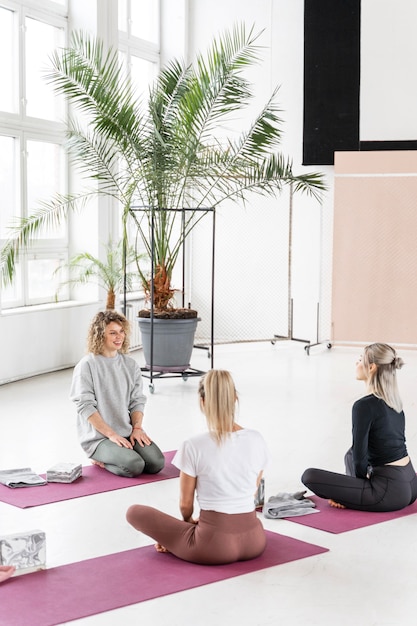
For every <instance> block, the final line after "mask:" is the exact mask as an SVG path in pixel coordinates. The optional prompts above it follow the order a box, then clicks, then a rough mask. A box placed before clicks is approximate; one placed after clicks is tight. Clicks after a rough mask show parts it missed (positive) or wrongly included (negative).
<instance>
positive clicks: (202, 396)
mask: <svg viewBox="0 0 417 626" xmlns="http://www.w3.org/2000/svg"><path fill="white" fill-rule="evenodd" d="M198 394H199V400H200V408H201V410H202V411H203V413H204V414H205V416H206V420H207V426H208V432H204V433H201V434H200V435H196V436H194V437H192V438H191V439H188V440H187V441H185V442H184V443H183V444H182V446H181V447H180V448H179V450H178V452H177V453H176V455H175V457H174V459H173V461H172V462H173V464H174V465H175V466H176V467H178V468H179V469H180V511H181V514H182V517H183V519H182V520H179V519H177V518H175V517H172V516H171V515H167V514H166V513H162V512H161V511H158V510H157V509H154V508H153V507H149V506H143V505H139V504H135V505H133V506H131V507H130V508H129V509H128V511H127V514H126V517H127V520H128V522H129V523H130V524H131V525H132V526H133V527H134V528H136V530H139V531H141V532H143V533H144V534H145V535H148V536H149V537H152V538H153V539H154V540H155V541H156V542H157V544H156V549H157V551H158V552H171V553H172V554H174V555H175V556H177V557H179V558H180V559H183V560H184V561H190V562H192V563H202V564H205V565H219V564H223V563H233V562H234V561H244V560H248V559H253V558H255V557H257V556H259V555H260V554H262V552H263V551H264V549H265V544H266V540H265V531H264V529H263V526H262V524H261V521H260V520H259V519H258V517H257V515H256V511H255V492H256V489H257V486H258V485H259V482H260V480H261V477H262V472H263V470H264V468H265V466H266V463H267V459H268V452H267V448H266V444H265V441H264V439H263V437H262V435H261V434H260V433H259V432H258V431H256V430H251V429H247V428H242V426H239V424H237V423H236V422H235V407H236V402H237V393H236V389H235V385H234V382H233V379H232V376H231V375H230V373H229V372H226V371H224V370H210V371H209V372H207V374H205V375H204V376H203V378H202V380H201V382H200V386H199V390H198ZM195 496H197V500H198V504H199V508H200V517H199V519H196V518H194V497H195Z"/></svg>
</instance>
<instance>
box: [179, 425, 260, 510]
mask: <svg viewBox="0 0 417 626" xmlns="http://www.w3.org/2000/svg"><path fill="white" fill-rule="evenodd" d="M267 462H268V450H267V446H266V443H265V440H264V438H263V437H262V435H261V434H260V433H259V432H258V431H256V430H250V429H247V428H243V429H242V430H237V431H236V432H234V433H230V435H229V436H228V437H227V438H226V439H225V440H224V441H223V442H222V443H220V444H219V443H217V442H216V440H215V439H214V437H213V436H212V435H211V434H210V433H209V432H206V433H203V434H201V435H196V436H195V437H192V438H191V439H188V440H187V441H185V442H184V443H183V444H182V446H181V447H180V449H179V450H178V451H177V453H176V454H175V457H174V459H173V461H172V463H173V465H175V466H176V467H178V468H179V469H180V470H181V471H183V472H184V473H185V474H188V475H189V476H193V477H197V484H196V492H197V500H198V503H199V506H200V509H202V510H204V511H217V512H219V513H232V514H233V513H249V512H250V511H253V510H254V508H255V505H254V498H255V492H256V480H257V477H258V475H259V472H260V471H262V470H264V469H265V467H266V465H267Z"/></svg>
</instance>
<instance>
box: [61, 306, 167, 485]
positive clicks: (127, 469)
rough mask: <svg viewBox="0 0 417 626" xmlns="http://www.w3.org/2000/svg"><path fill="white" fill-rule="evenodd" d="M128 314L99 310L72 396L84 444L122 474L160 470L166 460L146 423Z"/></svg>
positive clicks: (101, 461) (94, 458) (98, 459)
mask: <svg viewBox="0 0 417 626" xmlns="http://www.w3.org/2000/svg"><path fill="white" fill-rule="evenodd" d="M129 334H130V326H129V322H128V320H127V319H126V318H125V317H124V315H121V314H120V313H117V312H116V311H113V310H111V311H102V312H100V313H97V315H96V316H95V317H94V319H93V320H92V322H91V324H90V328H89V331H88V339H87V347H88V354H86V356H84V357H83V358H82V359H81V361H80V362H79V363H78V364H77V365H76V367H75V368H74V374H73V378H72V385H71V392H70V397H71V400H73V402H75V404H76V406H77V415H78V421H77V428H78V437H79V440H80V443H81V446H82V448H83V450H84V451H85V453H86V454H87V456H88V457H89V458H90V459H91V460H92V462H93V463H95V464H96V465H99V466H100V467H103V468H105V469H106V470H108V471H109V472H112V473H113V474H117V475H118V476H129V477H133V476H139V475H140V474H142V473H143V472H145V473H148V474H156V473H157V472H159V471H161V469H162V468H163V467H164V464H165V457H164V455H163V453H162V452H161V450H160V449H159V448H158V446H157V445H156V444H155V443H153V442H152V440H151V439H150V437H149V436H148V435H147V434H146V432H145V431H144V430H143V428H142V421H143V412H144V408H145V402H146V397H145V396H144V394H143V382H142V374H141V371H140V367H139V365H138V364H137V363H136V361H135V360H134V359H132V357H130V356H127V352H128V350H129Z"/></svg>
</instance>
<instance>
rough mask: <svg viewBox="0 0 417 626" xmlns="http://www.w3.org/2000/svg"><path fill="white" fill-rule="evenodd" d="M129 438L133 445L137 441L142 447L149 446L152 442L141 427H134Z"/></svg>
mask: <svg viewBox="0 0 417 626" xmlns="http://www.w3.org/2000/svg"><path fill="white" fill-rule="evenodd" d="M129 439H130V443H131V444H132V446H134V445H135V443H136V442H138V444H139V445H140V446H142V448H143V447H144V446H150V445H151V443H152V439H150V437H148V435H147V434H146V433H145V431H144V430H143V428H134V429H133V430H132V434H131V435H130V438H129Z"/></svg>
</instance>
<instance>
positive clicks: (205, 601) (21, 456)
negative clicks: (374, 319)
mask: <svg viewBox="0 0 417 626" xmlns="http://www.w3.org/2000/svg"><path fill="white" fill-rule="evenodd" d="M359 353H360V348H358V349H354V348H344V347H333V348H332V349H331V350H328V349H327V347H326V345H320V346H317V347H314V348H312V349H311V351H310V355H307V354H306V351H305V350H304V346H303V344H300V343H296V342H287V341H283V342H278V343H277V344H275V345H272V344H271V343H257V344H238V345H226V346H217V347H215V354H214V366H215V367H217V368H223V369H229V370H230V371H231V372H232V374H233V376H234V378H235V381H236V385H237V388H238V391H239V392H240V411H239V422H240V423H241V424H242V425H244V426H248V427H254V428H257V429H259V430H260V431H261V432H262V433H263V434H264V436H265V438H266V439H267V440H268V442H269V446H270V450H271V454H272V462H271V465H270V467H269V468H268V470H267V472H266V475H265V482H266V497H267V498H268V497H269V496H271V495H274V494H275V493H278V492H279V491H297V490H299V489H300V488H302V485H301V482H300V476H301V474H302V472H303V470H304V469H305V468H306V467H307V466H309V465H315V466H319V467H326V468H328V469H332V470H334V471H343V454H344V452H345V450H346V448H347V447H348V446H349V444H350V409H351V405H352V402H353V401H354V400H355V399H356V398H357V397H359V396H360V395H362V394H363V392H364V388H363V386H362V385H363V384H362V383H360V382H358V381H356V380H355V376H354V365H355V360H356V358H357V356H358V355H359ZM400 353H401V354H402V356H403V357H404V358H405V360H406V366H405V367H404V369H403V370H402V371H401V372H400V373H399V383H400V390H401V393H402V397H403V401H404V405H405V411H406V418H407V424H408V430H407V434H408V437H407V440H408V448H409V453H410V455H411V456H412V457H414V458H415V459H416V460H417V405H416V395H417V392H416V389H417V386H416V382H415V381H416V377H417V353H415V352H412V351H402V352H400ZM133 356H134V357H135V358H137V359H138V360H139V362H140V363H142V353H141V351H137V352H135V353H133ZM209 363H210V362H209V361H208V359H207V355H206V353H205V352H204V351H201V350H195V353H194V354H193V360H192V365H193V367H195V368H198V369H207V368H208V367H209ZM71 374H72V370H65V371H62V372H57V373H54V374H48V375H43V376H39V377H35V378H31V379H28V380H25V381H20V382H15V383H11V384H8V385H4V386H2V387H0V407H1V408H0V425H1V434H0V469H8V468H12V467H23V466H30V467H32V469H33V470H35V471H36V472H38V473H43V472H45V471H46V469H47V468H48V467H50V466H51V465H53V464H55V463H57V462H59V461H74V462H82V463H84V464H85V463H86V459H85V458H84V456H83V453H82V451H81V449H80V448H79V446H78V442H77V439H76V434H75V426H74V425H75V411H74V407H73V406H72V404H71V402H70V401H69V399H68V390H69V385H70V380H71ZM197 381H198V379H197V378H190V379H188V381H187V382H184V381H183V380H182V379H180V378H173V379H164V380H156V381H155V393H154V394H150V393H148V404H147V411H146V417H145V427H146V429H147V431H148V432H149V434H150V435H151V436H152V437H153V439H154V440H155V441H156V442H157V443H158V444H159V445H160V447H161V448H162V449H163V450H172V449H175V448H176V447H177V446H178V445H179V443H180V442H181V441H182V440H183V439H185V438H187V437H188V436H189V435H191V434H192V433H195V432H198V431H200V430H201V429H203V428H204V418H203V416H202V415H201V414H200V412H199V409H198V403H197V395H196V390H197V384H198V383H197ZM148 383H149V381H148V380H145V389H146V390H147V388H148ZM177 495H178V480H177V479H175V480H168V481H162V482H159V483H155V484H151V485H147V486H141V487H133V488H128V489H122V490H119V491H114V492H110V493H107V494H99V495H95V496H90V497H85V498H79V499H77V500H70V501H67V502H61V503H57V504H51V505H47V506H40V507H35V508H32V509H26V510H22V509H18V508H16V507H13V506H8V505H5V504H3V503H0V533H2V534H7V533H14V532H20V531H26V530H31V529H34V528H40V529H42V530H44V531H45V532H46V533H47V563H48V567H54V566H58V565H62V564H65V563H71V562H74V561H79V560H83V559H88V558H92V557H96V556H100V555H105V554H109V553H113V552H120V551H122V550H128V549H131V548H134V547H137V546H141V545H146V544H148V543H151V541H150V540H149V539H147V538H146V537H144V536H141V535H139V534H138V533H136V532H135V531H133V529H131V528H130V527H129V526H128V525H127V523H126V521H125V511H126V509H127V507H128V506H129V505H130V504H131V503H133V502H142V503H149V504H152V505H154V506H156V507H159V508H161V509H163V510H165V511H167V512H170V513H172V514H175V515H176V514H178V503H177ZM263 521H264V526H265V528H267V529H269V530H272V531H276V532H279V533H281V534H284V535H289V536H292V537H295V538H297V539H301V540H303V541H308V542H311V543H315V544H318V545H321V546H325V547H327V548H329V550H330V551H329V552H327V553H325V554H322V555H319V556H314V557H310V558H307V559H302V560H299V561H295V562H293V563H289V564H286V565H280V566H277V567H274V568H270V569H267V570H263V571H260V572H256V573H253V574H249V575H246V576H241V577H238V578H233V579H231V580H227V581H223V582H219V583H215V584H212V585H207V586H203V587H199V588H197V589H193V590H190V591H185V592H182V593H178V594H174V595H170V596H165V597H161V598H158V599H156V600H151V601H148V602H143V603H140V604H137V605H133V606H128V607H125V608H122V609H119V610H117V611H111V612H108V613H102V614H99V615H95V616H92V617H89V618H85V619H82V620H77V621H74V622H71V624H83V625H85V626H95V625H106V626H114V625H115V624H117V625H119V624H123V625H124V626H131V625H132V626H133V625H136V624H142V623H143V624H145V623H147V624H150V623H152V624H161V625H163V624H169V625H170V626H183V625H184V624H195V625H198V626H212V625H213V624H216V625H217V626H222V625H226V624H227V625H229V624H231V623H240V624H249V623H250V624H254V625H274V626H276V624H281V623H282V624H286V626H327V625H329V626H330V625H332V626H333V625H334V624H338V626H351V625H353V624H354V625H355V626H362V625H363V626H398V625H400V624H401V625H402V626H408V625H410V626H411V625H413V626H414V624H415V623H416V617H415V580H416V562H417V533H416V523H417V517H416V516H409V517H405V518H403V519H399V520H397V521H392V522H386V523H383V524H377V525H375V526H371V527H368V528H364V529H360V530H355V531H352V532H348V533H344V534H341V535H332V534H330V533H325V532H322V531H318V530H314V529H309V528H306V527H303V526H301V525H299V524H294V523H292V522H289V521H286V520H267V519H264V518H263ZM109 575H110V576H111V575H112V573H111V572H97V585H99V584H100V578H101V577H104V576H109ZM141 576H146V572H140V571H138V585H140V579H141ZM0 623H1V624H3V622H2V621H1V610H0ZM4 626H7V625H6V624H5V625H4ZM28 626H30V624H28Z"/></svg>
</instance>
